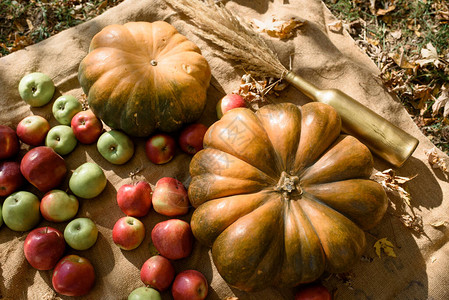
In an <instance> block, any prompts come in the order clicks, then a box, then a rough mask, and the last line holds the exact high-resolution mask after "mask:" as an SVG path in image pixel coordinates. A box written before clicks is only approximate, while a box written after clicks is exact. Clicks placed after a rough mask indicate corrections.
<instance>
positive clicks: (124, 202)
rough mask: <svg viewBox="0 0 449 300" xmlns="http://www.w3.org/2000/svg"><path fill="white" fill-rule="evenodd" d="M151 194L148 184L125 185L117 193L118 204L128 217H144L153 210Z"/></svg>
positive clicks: (141, 182) (143, 182) (140, 182)
mask: <svg viewBox="0 0 449 300" xmlns="http://www.w3.org/2000/svg"><path fill="white" fill-rule="evenodd" d="M151 193H152V190H151V186H150V185H149V184H148V182H145V181H139V182H137V183H135V184H124V185H122V186H121V187H120V188H119V189H118V191H117V204H118V206H119V207H120V209H121V210H122V211H123V212H124V213H125V214H126V215H128V216H132V217H143V216H145V215H147V214H148V212H149V210H150V208H151Z"/></svg>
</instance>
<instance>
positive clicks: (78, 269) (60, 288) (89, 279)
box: [51, 254, 95, 296]
mask: <svg viewBox="0 0 449 300" xmlns="http://www.w3.org/2000/svg"><path fill="white" fill-rule="evenodd" d="M51 281H52V284H53V288H54V290H55V291H56V292H57V293H59V294H61V295H65V296H83V295H86V294H87V293H89V291H90V290H91V289H92V287H93V285H94V283H95V270H94V267H93V266H92V264H91V262H90V261H89V260H88V259H87V258H84V257H81V256H78V255H74V254H72V255H67V256H65V257H63V258H62V259H61V260H60V261H59V262H58V263H57V264H56V266H55V269H54V270H53V276H52V279H51Z"/></svg>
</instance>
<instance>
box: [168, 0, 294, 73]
mask: <svg viewBox="0 0 449 300" xmlns="http://www.w3.org/2000/svg"><path fill="white" fill-rule="evenodd" d="M165 1H166V2H167V3H169V4H170V5H171V6H172V7H173V8H175V9H176V10H178V11H180V12H182V13H184V14H185V15H187V16H188V17H189V18H191V21H192V23H194V24H195V25H196V26H197V27H198V28H199V29H200V31H201V34H202V37H204V38H205V39H207V40H209V41H211V42H212V43H214V44H215V45H217V46H218V47H219V48H220V50H221V51H217V52H216V55H217V56H220V57H223V58H225V59H231V60H232V61H234V62H235V63H236V67H239V68H241V69H243V70H245V71H247V72H252V73H256V74H257V75H259V76H266V77H275V78H282V77H283V76H284V75H285V74H286V73H287V72H288V70H287V68H285V67H284V65H282V63H281V62H280V61H279V58H278V57H277V55H276V53H274V52H273V50H271V49H270V47H269V46H268V45H267V43H266V42H265V41H264V40H263V39H262V37H261V36H260V35H259V34H258V33H256V32H255V31H254V30H253V29H252V28H250V27H249V26H248V25H246V24H245V23H244V22H242V21H240V20H239V18H238V17H237V16H236V15H235V14H233V13H232V12H231V11H229V10H228V9H227V8H226V7H225V6H224V5H223V4H221V3H214V1H213V0H204V2H203V1H201V0H165Z"/></svg>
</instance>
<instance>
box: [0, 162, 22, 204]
mask: <svg viewBox="0 0 449 300" xmlns="http://www.w3.org/2000/svg"><path fill="white" fill-rule="evenodd" d="M23 182H24V178H23V176H22V173H21V172H20V164H19V163H18V162H16V161H2V162H0V196H2V197H6V196H9V195H11V194H12V193H13V192H15V191H17V190H18V189H19V188H20V187H21V186H22V184H23Z"/></svg>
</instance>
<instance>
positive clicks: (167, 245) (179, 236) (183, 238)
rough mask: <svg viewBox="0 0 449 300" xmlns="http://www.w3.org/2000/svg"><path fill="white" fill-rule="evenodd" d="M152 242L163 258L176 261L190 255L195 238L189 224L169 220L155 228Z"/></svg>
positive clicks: (177, 220) (152, 233) (152, 232)
mask: <svg viewBox="0 0 449 300" xmlns="http://www.w3.org/2000/svg"><path fill="white" fill-rule="evenodd" d="M151 240H152V241H153V244H154V246H155V247H156V250H157V251H158V252H159V253H160V254H161V255H162V256H164V257H166V258H168V259H173V260H175V259H181V258H185V257H187V256H189V255H190V253H191V252H192V247H193V240H194V237H193V234H192V229H191V228H190V225H189V223H187V222H186V221H183V220H179V219H169V220H167V221H163V222H159V223H157V224H156V225H155V226H154V228H153V230H152V231H151Z"/></svg>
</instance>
